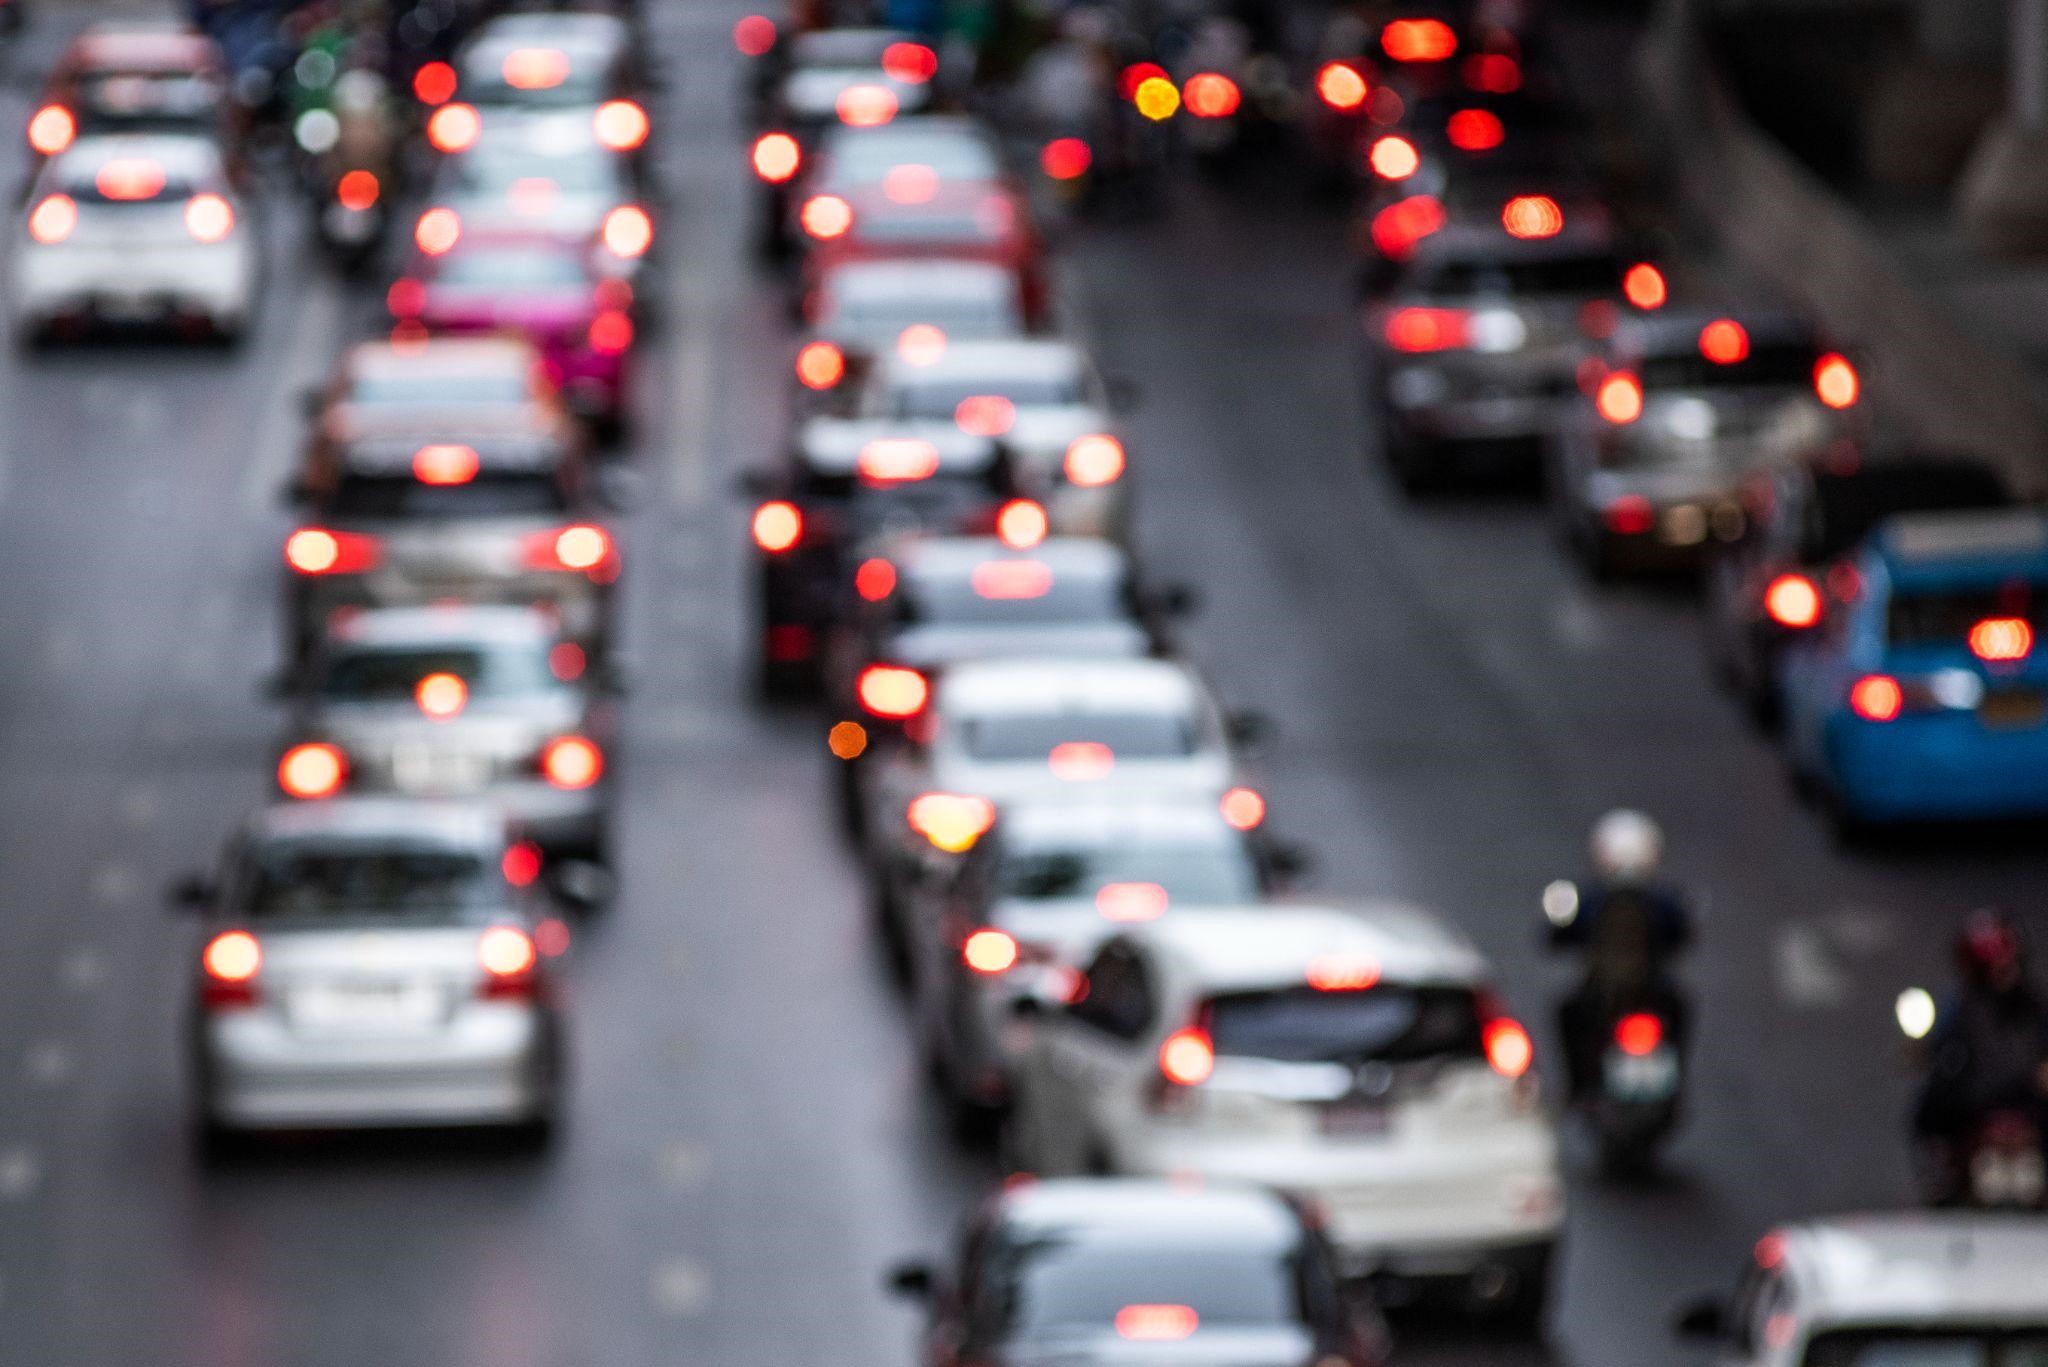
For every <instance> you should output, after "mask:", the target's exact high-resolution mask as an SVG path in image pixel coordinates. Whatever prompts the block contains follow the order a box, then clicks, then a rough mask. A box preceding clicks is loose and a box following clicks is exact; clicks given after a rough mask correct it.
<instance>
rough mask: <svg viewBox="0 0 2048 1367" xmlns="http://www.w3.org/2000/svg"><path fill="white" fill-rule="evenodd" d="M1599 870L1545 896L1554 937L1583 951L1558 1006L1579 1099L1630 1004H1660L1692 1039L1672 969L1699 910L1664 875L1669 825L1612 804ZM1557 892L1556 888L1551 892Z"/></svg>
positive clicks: (1597, 845) (1594, 853)
mask: <svg viewBox="0 0 2048 1367" xmlns="http://www.w3.org/2000/svg"><path fill="white" fill-rule="evenodd" d="M1588 847H1589V849H1588V852H1589V854H1590V856H1591V862H1592V866H1593V874H1594V877H1593V879H1592V880H1591V881H1589V882H1588V883H1586V884H1585V885H1583V886H1581V887H1578V888H1576V889H1570V885H1568V884H1566V885H1560V886H1561V887H1564V888H1566V889H1569V892H1568V893H1567V894H1566V895H1564V896H1561V897H1560V896H1554V895H1552V894H1546V895H1545V899H1544V902H1545V905H1544V910H1545V913H1546V915H1548V917H1549V919H1550V923H1551V943H1552V944H1553V945H1556V946H1558V947H1560V948H1565V949H1573V950H1578V951H1580V952H1581V954H1582V956H1583V958H1584V963H1585V969H1584V974H1583V976H1582V977H1581V979H1580V982H1579V985H1578V987H1577V988H1576V989H1575V990H1574V991H1573V992H1572V993H1571V995H1570V996H1568V997H1566V998H1565V1000H1564V1002H1563V1004H1562V1005H1561V1006H1560V1007H1559V1009H1558V1030H1559V1034H1560V1037H1561V1038H1562V1039H1563V1041H1564V1049H1565V1068H1566V1076H1567V1082H1568V1084H1569V1087H1570V1092H1571V1099H1572V1100H1574V1101H1577V1100H1580V1099H1582V1098H1584V1097H1586V1096H1587V1095H1589V1094H1590V1093H1591V1092H1592V1091H1593V1089H1594V1088H1595V1087H1596V1086H1597V1085H1598V1081H1599V1078H1600V1065H1601V1059H1602V1057H1603V1054H1604V1046H1605V1043H1606V1039H1607V1033H1608V1031H1609V1030H1610V1029H1611V1028H1612V1027H1613V1025H1614V1022H1616V1021H1617V1020H1619V1019H1620V1018H1621V1017H1622V1016H1624V1015H1626V1014H1628V1013H1629V1012H1632V1011H1654V1012H1655V1013H1656V1014H1657V1015H1658V1016H1659V1017H1660V1018H1661V1019H1662V1020H1663V1021H1664V1024H1665V1029H1666V1034H1667V1036H1668V1037H1669V1039H1670V1040H1671V1043H1672V1046H1673V1047H1674V1048H1676V1049H1679V1050H1681V1051H1682V1050H1683V1049H1684V1047H1685V1039H1686V1027H1687V1014H1688V1013H1687V1010H1686V1004H1685V999H1684V996H1683V994H1682V993H1681V992H1680V991H1679V989H1678V985H1677V983H1676V982H1675V981H1674V980H1673V979H1672V976H1671V973H1670V966H1671V961H1672V960H1673V959H1674V958H1675V957H1676V956H1677V955H1678V953H1679V952H1680V951H1681V950H1683V949H1684V948H1685V947H1686V946H1687V945H1688V944H1690V943H1691V942H1692V916H1691V913H1690V911H1689V910H1688V908H1687V907H1686V904H1685V901H1684V899H1683V898H1682V897H1681V896H1680V895H1679V893H1678V892H1677V890H1676V889H1674V888H1672V887H1670V886H1669V885H1667V884H1665V883H1664V882H1662V881H1661V880H1660V878H1659V876H1658V875H1659V872H1660V868H1661V866H1662V863H1663V858H1664V833H1663V832H1662V831H1661V830H1659V829H1658V827H1657V823H1656V822H1654V821H1652V820H1651V819H1650V818H1649V817H1647V816H1644V815H1643V814H1642V813H1641V812H1635V811H1626V810H1622V811H1613V812H1609V813H1607V814H1606V815H1605V816H1603V817H1601V818H1600V819H1599V820H1598V821H1597V822H1595V823H1594V825H1593V831H1592V836H1591V838H1590V840H1589V841H1588ZM1553 891H1554V890H1553Z"/></svg>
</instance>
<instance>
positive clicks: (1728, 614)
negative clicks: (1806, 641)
mask: <svg viewBox="0 0 2048 1367" xmlns="http://www.w3.org/2000/svg"><path fill="white" fill-rule="evenodd" d="M2013 502H2014V498H2013V494H2012V490H2011V488H2010V487H2009V486H2008V485H2007V483H2006V481H2005V478H2004V476H2002V475H2001V474H1999V472H1998V471H1997V470H1994V469H1992V468H1991V467H1990V466H1988V465H1986V464H1984V463H1983V462H1981V461H1978V460H1975V459H1971V458H1967V457H1957V456H1946V457H1945V456H1940V455H1935V454H1930V453H1899V454H1896V455H1892V456H1890V457H1866V456H1865V455H1863V454H1862V453H1861V452H1859V451H1858V449H1857V448H1856V447H1854V446H1853V445H1849V444H1846V443H1845V444H1842V445H1840V446H1837V447H1835V448H1834V449H1832V450H1829V451H1827V452H1825V453H1823V454H1822V455H1820V456H1819V457H1817V458H1815V459H1812V460H1808V461H1803V462H1799V463H1796V464H1792V465H1787V466H1782V467H1778V468H1775V469H1768V470H1759V471H1757V472H1755V473H1754V474H1752V475H1751V476H1750V477H1749V479H1748V480H1747V481H1746V482H1745V483H1744V485H1743V487H1742V504H1743V508H1744V511H1745V514H1746V516H1745V530H1744V533H1743V535H1742V537H1741V539H1740V540H1738V541H1737V542H1735V544H1734V545H1732V546H1730V547H1728V549H1727V550H1726V551H1725V552H1724V553H1723V554H1722V555H1720V556H1719V557H1717V558H1716V560H1715V562H1714V564H1713V566H1712V567H1711V570H1710V572H1709V575H1708V579H1707V630H1708V636H1709V640H1710V643H1711V645H1710V649H1711V651H1712V654H1713V659H1714V664H1715V667H1716V669H1717V671H1718V672H1719V673H1720V674H1721V676H1722V677H1723V678H1724V679H1725V680H1727V682H1728V684H1729V685H1730V687H1732V688H1733V689H1734V690H1735V691H1736V693H1737V694H1738V695H1739V696H1740V697H1741V698H1742V699H1743V701H1744V702H1745V703H1747V704H1748V706H1749V708H1750V709H1751V711H1752V712H1753V713H1754V714H1755V715H1756V717H1757V718H1758V720H1760V721H1764V722H1769V721H1770V720H1772V715H1771V714H1772V709H1773V707H1774V705H1775V699H1776V695H1777V687H1776V674H1777V667H1778V657H1779V655H1780V654H1781V653H1782V652H1783V651H1784V649H1785V648H1786V646H1788V645H1789V644H1791V643H1792V642H1793V641H1795V640H1797V639H1798V638H1799V636H1800V634H1801V633H1802V632H1805V631H1808V630H1810V629H1812V628H1813V627H1814V626H1816V625H1818V624H1819V622H1820V620H1821V615H1822V613H1821V609H1822V604H1823V603H1824V602H1825V600H1826V598H1827V595H1828V587H1829V586H1828V583H1827V578H1828V575H1829V571H1830V568H1831V567H1832V566H1833V565H1834V564H1836V563H1837V562H1839V561H1841V560H1842V558H1843V557H1845V556H1847V555H1848V554H1849V552H1851V551H1852V550H1854V549H1855V548H1856V546H1857V545H1858V544H1859V543H1860V542H1861V541H1862V540H1863V539H1864V537H1865V536H1867V535H1868V534H1869V532H1870V531H1871V529H1872V528H1874V527H1876V526H1877V525H1878V524H1879V523H1880V522H1883V521H1884V520H1885V519H1886V518H1889V517H1892V516H1893V515H1895V514H1899V513H1921V512H1946V511H1963V510H1968V509H1977V508H2002V507H2007V506H2010V505H2011V504H2012V503H2013Z"/></svg>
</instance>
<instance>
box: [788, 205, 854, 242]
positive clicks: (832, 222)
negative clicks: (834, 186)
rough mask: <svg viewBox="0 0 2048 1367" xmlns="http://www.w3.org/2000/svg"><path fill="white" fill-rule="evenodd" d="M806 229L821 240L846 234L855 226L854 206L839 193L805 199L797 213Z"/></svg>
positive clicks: (829, 239) (824, 240)
mask: <svg viewBox="0 0 2048 1367" xmlns="http://www.w3.org/2000/svg"><path fill="white" fill-rule="evenodd" d="M797 221H798V222H800V223H802V224H803V228H804V231H805V232H807V233H809V234H810V235H811V236H812V237H815V238H816V239H818V241H820V242H830V241H831V240H832V239H833V238H835V237H844V236H846V233H847V230H848V229H850V228H852V227H853V206H852V205H851V204H848V203H847V202H846V201H845V200H843V199H841V198H840V197H839V196H838V195H816V196H814V197H812V198H810V199H807V200H805V201H804V207H803V209H802V211H801V212H799V213H798V215H797Z"/></svg>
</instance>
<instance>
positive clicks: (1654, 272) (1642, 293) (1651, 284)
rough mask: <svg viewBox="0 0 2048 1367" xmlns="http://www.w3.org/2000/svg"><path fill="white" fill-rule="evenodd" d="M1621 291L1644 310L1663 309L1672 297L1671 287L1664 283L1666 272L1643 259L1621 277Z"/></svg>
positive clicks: (1632, 302)
mask: <svg viewBox="0 0 2048 1367" xmlns="http://www.w3.org/2000/svg"><path fill="white" fill-rule="evenodd" d="M1621 292H1622V293H1623V294H1624V295H1626V296H1627V298H1628V301H1629V302H1630V303H1631V304H1634V305H1635V306H1636V307H1637V308H1639V309H1642V310H1644V311H1646V312H1647V311H1650V310H1654V309H1661V308H1663V307H1664V304H1665V301H1667V300H1668V299H1670V298H1671V290H1670V287H1669V286H1667V285H1666V284H1665V283H1664V272H1662V271H1660V270H1658V269H1657V268H1656V267H1655V266H1653V265H1651V264H1650V263H1649V262H1647V261H1641V262H1638V263H1636V264H1635V265H1633V266H1630V267H1629V268H1628V274H1626V275H1624V276H1622V278H1621Z"/></svg>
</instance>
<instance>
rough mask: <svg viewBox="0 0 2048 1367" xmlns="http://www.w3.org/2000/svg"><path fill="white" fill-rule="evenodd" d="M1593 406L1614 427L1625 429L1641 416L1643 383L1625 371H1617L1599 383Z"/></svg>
mask: <svg viewBox="0 0 2048 1367" xmlns="http://www.w3.org/2000/svg"><path fill="white" fill-rule="evenodd" d="M1593 406H1594V407H1595V408H1598V409H1599V410H1600V416H1601V417H1603V418H1605V419H1607V421H1609V422H1611V423H1613V424H1614V425H1615V426H1616V427H1626V426H1628V425H1629V424H1630V423H1632V422H1634V421H1635V420H1636V419H1637V418H1640V417H1642V416H1643V382H1642V381H1641V380H1638V379H1637V378H1636V377H1635V376H1633V375H1631V374H1629V373H1627V372H1626V371H1617V372H1616V373H1614V374H1612V375H1609V376H1608V377H1607V378H1606V379H1604V380H1602V381H1601V382H1600V389H1599V392H1598V393H1597V394H1595V395H1594V398H1593Z"/></svg>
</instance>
